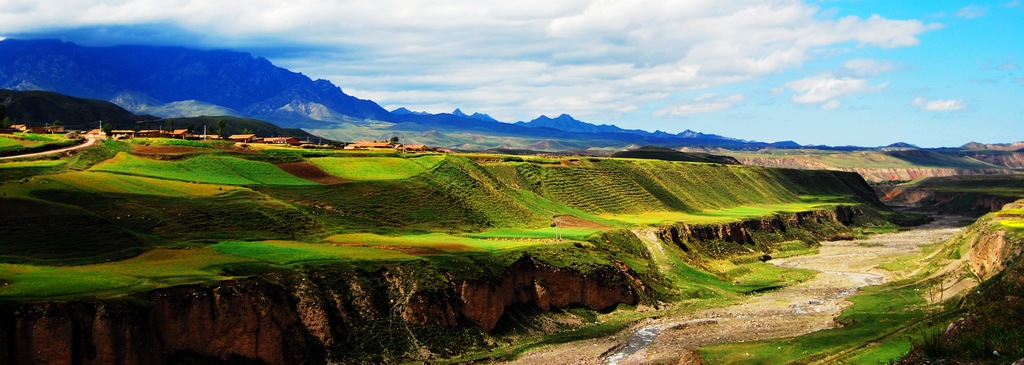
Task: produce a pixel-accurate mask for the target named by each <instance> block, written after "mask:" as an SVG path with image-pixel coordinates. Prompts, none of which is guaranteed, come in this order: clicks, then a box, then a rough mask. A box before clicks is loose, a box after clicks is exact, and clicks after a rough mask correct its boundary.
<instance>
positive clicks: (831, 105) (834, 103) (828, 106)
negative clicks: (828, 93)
mask: <svg viewBox="0 0 1024 365" xmlns="http://www.w3.org/2000/svg"><path fill="white" fill-rule="evenodd" d="M839 105H840V103H839V100H829V101H828V102H826V103H825V104H821V109H824V110H836V109H839Z"/></svg>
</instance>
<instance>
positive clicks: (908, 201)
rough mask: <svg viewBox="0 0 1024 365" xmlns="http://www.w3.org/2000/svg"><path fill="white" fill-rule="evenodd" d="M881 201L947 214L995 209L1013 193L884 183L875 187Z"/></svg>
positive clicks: (1010, 199)
mask: <svg viewBox="0 0 1024 365" xmlns="http://www.w3.org/2000/svg"><path fill="white" fill-rule="evenodd" d="M878 193H879V194H878V195H879V196H880V197H881V198H880V199H881V201H882V202H883V203H885V204H888V205H895V206H908V207H918V208H926V209H932V210H937V211H941V212H950V213H958V214H965V213H972V212H973V213H977V214H978V215H981V214H984V213H988V212H995V211H998V210H1000V209H1002V207H1003V206H1004V205H1006V204H1009V203H1012V202H1013V201H1015V200H1017V198H1016V197H1013V196H1005V195H994V194H985V193H975V192H957V191H940V190H936V189H928V188H916V187H913V186H911V187H904V186H886V187H879V188H878Z"/></svg>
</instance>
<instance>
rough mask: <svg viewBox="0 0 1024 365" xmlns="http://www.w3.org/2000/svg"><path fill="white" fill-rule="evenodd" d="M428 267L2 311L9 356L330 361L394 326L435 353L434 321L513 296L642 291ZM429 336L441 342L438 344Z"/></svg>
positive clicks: (4, 353)
mask: <svg viewBox="0 0 1024 365" xmlns="http://www.w3.org/2000/svg"><path fill="white" fill-rule="evenodd" d="M421 274H422V273H420V272H415V270H407V269H403V268H401V267H393V268H390V269H381V270H380V271H377V272H375V273H356V272H352V271H346V270H341V271H337V270H326V269H323V270H316V271H307V272H298V273H292V274H290V276H288V277H278V278H277V279H276V281H279V283H269V282H266V281H262V280H261V281H259V282H257V281H246V282H224V283H221V284H218V285H215V286H212V287H205V286H183V287H175V288H169V289H162V290H156V291H154V292H151V293H150V294H149V295H148V297H147V300H146V303H145V304H138V303H135V304H125V303H121V302H113V301H82V302H74V303H66V304H65V303H45V304H30V305H24V306H22V307H20V308H18V309H17V310H16V311H14V312H8V313H6V314H4V315H3V317H2V322H0V323H2V325H0V362H2V363H10V364H39V363H46V364H168V363H176V362H180V361H192V360H196V359H204V358H207V359H209V358H213V359H219V360H221V361H229V360H232V359H248V360H255V361H259V362H261V363H266V364H298V363H305V362H314V363H316V362H321V361H323V359H325V358H328V359H330V358H336V359H341V361H342V362H344V360H345V359H346V356H347V354H346V353H343V352H342V351H343V350H346V349H348V346H353V344H359V343H366V342H374V341H377V342H379V341H378V340H377V339H367V337H370V336H375V335H377V334H378V333H376V332H375V331H383V330H384V329H385V328H388V329H395V328H399V329H402V330H401V331H399V332H397V334H398V335H399V336H395V337H392V338H389V339H387V340H386V341H396V342H397V341H408V342H411V343H413V344H412V345H409V346H410V347H412V348H408V349H399V351H402V352H400V353H398V354H394V355H392V356H398V357H401V356H405V354H407V353H415V352H417V351H418V352H419V353H420V356H422V357H424V358H431V357H432V356H433V355H432V352H434V351H443V350H444V349H445V347H451V344H450V343H443V341H442V340H443V339H442V340H439V339H436V338H430V337H427V336H429V335H430V334H436V333H437V332H436V331H437V330H433V331H434V332H430V331H431V330H429V329H430V328H454V327H457V326H460V325H462V324H473V325H476V326H479V327H481V328H483V329H484V330H487V331H489V330H491V329H493V328H494V326H495V325H496V324H497V322H498V320H499V318H501V316H502V315H503V314H504V312H505V309H506V307H508V306H509V305H513V304H527V305H534V306H536V307H539V308H541V309H544V310H549V309H553V308H565V307H567V306H570V305H580V306H585V307H587V308H591V309H595V310H605V309H607V308H610V307H613V306H615V305H617V304H619V303H628V304H635V303H636V302H637V300H638V299H637V294H636V291H635V289H634V288H633V287H632V286H630V283H633V282H634V281H633V280H631V279H630V273H629V272H628V271H627V270H626V269H624V268H620V267H607V268H602V269H596V270H593V271H591V272H589V273H587V274H583V273H580V272H576V271H573V270H568V269H561V268H556V267H551V266H547V265H543V264H540V263H538V262H535V261H534V260H532V259H531V258H528V257H524V258H521V259H520V260H518V261H516V262H514V263H513V264H512V265H511V266H509V267H508V268H507V269H506V271H505V273H504V274H502V275H499V276H497V277H491V278H483V279H479V280H445V279H444V276H441V277H438V278H437V280H425V279H424V278H422V277H418V276H419V275H421ZM442 275H449V276H450V275H451V274H443V273H442ZM272 281H273V280H272ZM409 328H414V329H415V328H418V329H421V330H423V331H425V332H416V331H414V330H412V329H409ZM417 333H419V334H420V335H419V336H421V337H419V338H417ZM424 334H425V335H424ZM403 336H404V337H403ZM407 337H411V339H410V338H407ZM382 341H383V340H382ZM430 341H434V342H438V341H442V342H440V343H438V344H437V345H436V346H431V345H430V344H428V343H427V342H430ZM417 342H420V344H418V345H417V344H416V343H417ZM376 345H377V346H381V345H380V344H379V343H378V344H376ZM396 347H398V346H396ZM382 348H388V347H387V346H384V347H382ZM362 351H366V349H362ZM383 351H384V350H382V352H383ZM404 351H407V352H404ZM375 356H384V355H382V354H380V353H378V354H375ZM378 359H383V360H387V359H388V358H379V357H378ZM390 359H391V361H394V359H395V358H390ZM350 360H351V359H350Z"/></svg>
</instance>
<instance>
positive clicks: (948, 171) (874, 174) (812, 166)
mask: <svg viewBox="0 0 1024 365" xmlns="http://www.w3.org/2000/svg"><path fill="white" fill-rule="evenodd" d="M740 162H742V163H743V164H744V165H754V166H765V167H781V168H789V169H804V170H832V171H845V172H854V173H857V174H860V176H862V177H864V180H866V181H868V182H873V183H877V182H889V181H911V180H915V179H919V178H923V177H944V176H965V175H1003V174H1012V173H1013V171H1012V170H1009V169H954V168H929V167H914V168H867V167H835V166H830V165H826V164H822V163H819V162H814V161H805V160H800V159H785V158H761V157H749V158H741V159H740Z"/></svg>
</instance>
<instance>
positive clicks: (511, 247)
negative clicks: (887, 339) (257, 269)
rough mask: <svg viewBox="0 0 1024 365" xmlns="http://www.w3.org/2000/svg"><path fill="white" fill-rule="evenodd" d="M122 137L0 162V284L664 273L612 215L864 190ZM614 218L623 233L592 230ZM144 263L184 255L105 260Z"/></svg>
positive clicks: (833, 180)
mask: <svg viewBox="0 0 1024 365" xmlns="http://www.w3.org/2000/svg"><path fill="white" fill-rule="evenodd" d="M195 143H197V144H199V145H197V146H193V147H203V146H204V145H203V144H204V143H206V142H195ZM211 146H213V147H222V146H216V145H213V144H211ZM207 150H208V151H207ZM131 151H133V146H132V145H131V144H128V143H125V142H114V141H107V142H104V143H101V144H97V145H96V146H93V147H90V148H88V149H86V150H84V151H82V152H80V153H79V154H78V155H76V156H74V157H71V158H67V159H63V160H57V161H39V162H17V163H10V162H4V163H0V173H2V174H3V175H4V178H3V179H0V193H2V194H3V195H2V196H0V204H2V206H3V207H4V208H5V209H4V210H5V211H4V212H3V214H0V263H6V264H7V266H3V267H0V280H4V281H6V282H8V283H11V284H10V285H9V286H8V287H5V288H4V289H0V291H8V293H15V294H8V295H9V296H15V297H32V295H30V294H31V293H32V292H33V290H34V291H35V293H36V294H37V296H43V297H45V296H51V295H57V293H64V294H72V293H80V292H83V291H84V292H89V291H105V290H115V291H116V289H117V288H124V290H126V291H136V290H141V289H140V288H150V287H154V286H159V285H164V283H180V282H188V281H190V280H194V281H202V280H214V279H218V278H223V277H226V274H225V272H224V268H225V267H226V266H225V265H228V266H230V265H233V264H236V263H246V264H259V265H271V266H274V265H278V266H280V265H285V266H287V265H299V264H321V263H325V262H348V261H353V260H355V261H358V260H411V259H418V258H426V259H427V260H431V261H430V262H432V263H435V264H438V265H448V266H446V267H451V268H453V269H457V268H458V264H457V263H459V262H462V261H459V260H468V259H466V258H464V257H463V255H484V256H487V255H492V256H494V255H496V256H494V257H498V256H500V257H502V258H501V259H495V260H496V261H494V260H492V261H494V262H502V263H504V262H505V261H502V260H506V261H507V260H512V259H514V257H517V256H516V255H520V254H522V252H527V251H529V252H532V253H533V254H536V255H538V257H543V260H546V261H545V262H549V263H551V264H557V265H575V266H574V267H576V266H578V267H581V268H593V267H599V266H600V265H610V264H612V263H613V262H626V263H627V264H628V265H630V266H631V267H635V268H638V269H637V270H640V271H641V272H642V273H647V274H643V275H651V276H652V277H653V276H657V275H661V274H658V273H657V270H653V269H650V267H649V265H650V264H649V263H648V262H647V261H645V260H646V259H642V258H643V257H646V255H647V254H645V253H644V252H646V251H644V250H625V249H624V248H623V247H626V246H622V245H619V244H606V243H605V242H617V241H616V240H620V241H622V242H626V241H629V239H627V238H628V237H631V236H632V235H631V234H628V231H624V230H623V228H630V227H632V226H633V225H635V224H640V225H649V224H650V225H654V224H666V223H672V222H677V221H688V222H693V223H713V222H723V221H730V220H735V219H740V218H749V217H756V216H763V215H771V214H775V213H779V212H792V211H803V210H810V209H822V208H828V207H829V206H831V205H835V204H868V205H871V204H875V203H876V200H875V198H874V196H873V192H872V191H871V190H870V188H869V187H868V186H867V185H866V184H865V183H864V181H863V180H862V179H860V178H859V177H858V176H857V175H855V174H850V173H840V172H819V171H798V170H782V169H766V168H759V167H746V166H732V165H730V166H726V165H717V164H701V163H682V162H666V161H655V160H620V159H598V158H541V157H530V158H525V159H524V158H521V157H515V158H511V156H485V155H468V156H466V155H457V154H456V155H439V154H433V155H413V154H409V155H406V154H399V153H395V152H391V153H376V152H373V153H370V152H366V153H363V152H360V153H348V152H340V151H315V150H301V149H285V148H253V149H249V150H247V151H241V150H236V149H231V148H209V149H204V151H206V152H204V153H203V154H193V155H188V156H159V155H156V156H154V155H145V156H142V155H135V154H132V152H131ZM160 158H164V159H160ZM295 162H312V164H315V165H316V166H319V167H320V168H321V169H323V170H325V171H326V172H328V173H330V174H333V175H336V176H338V177H341V178H342V179H343V182H341V183H336V184H332V185H321V184H319V183H316V182H312V181H309V180H305V179H302V178H300V177H297V176H294V175H291V174H289V173H287V172H285V171H284V170H281V169H280V168H278V167H277V166H275V165H274V163H295ZM312 164H310V166H312ZM8 176H10V177H11V178H7V177H8ZM566 224H569V226H565V225H566ZM609 232H619V233H618V236H615V237H618V238H614V239H613V238H607V239H606V238H602V237H601V235H605V234H609ZM623 232H626V233H623ZM619 236H621V237H619ZM609 237H611V236H609ZM581 242H586V243H585V244H584V243H581ZM630 242H632V241H630ZM631 244H632V245H636V244H637V243H636V242H633V243H631ZM627 246H628V245H627ZM595 247H597V248H596V249H595ZM168 249H172V251H173V252H168V251H167V250H168ZM517 252H518V253H517ZM583 252H586V253H587V255H593V257H590V256H586V257H589V258H586V257H584V256H581V253H583ZM157 253H160V254H159V255H158V254H157ZM179 255H181V256H179ZM190 255H211V256H210V260H212V261H211V262H209V263H207V262H205V261H202V260H200V259H198V258H192V257H191V256H190ZM186 256H187V257H186ZM183 257H185V258H183ZM436 257H444V258H441V259H438V258H436ZM452 257H463V258H459V259H453V258H452ZM610 257H615V258H614V259H612V258H610ZM140 260H141V261H140ZM168 260H170V261H168ZM107 261H111V262H107ZM146 261H152V263H153V265H154V266H153V267H154V270H156V268H160V267H167V265H170V266H174V265H179V264H175V263H174V262H178V263H183V264H180V265H183V266H181V273H182V274H181V275H174V274H170V273H169V271H168V272H166V273H165V272H161V273H160V274H159V275H151V276H146V275H144V273H145V272H146V270H141V269H139V270H141V272H142V274H138V275H135V274H129V271H130V270H128V269H122V268H120V266H117V265H120V264H124V265H128V266H125V267H132V268H138V267H143V266H145V265H144V264H143V263H144V262H146ZM470 261H472V262H490V261H488V260H482V261H481V260H478V259H473V260H470ZM168 262H170V263H168ZM12 265H13V266H12ZM57 265H72V266H62V267H57ZM103 265H112V266H103ZM133 265H134V266H133ZM474 265H476V264H474ZM499 266H501V265H498V264H495V266H494V268H493V269H494V270H498V271H500V270H503V268H499ZM639 268H645V269H642V270H641V269H639ZM79 269H81V270H85V271H82V272H83V273H85V274H82V275H85V276H83V278H82V279H81V280H94V282H92V283H82V284H81V285H80V286H77V287H79V288H80V290H78V291H74V290H72V289H70V288H71V287H72V286H74V285H71V284H68V285H66V286H65V288H66V289H46V288H44V286H45V284H44V283H43V281H46V280H56V281H62V280H65V281H66V280H69V279H62V278H68V277H73V276H74V275H75V271H74V270H79ZM69 270H70V271H69ZM101 272H104V273H101ZM93 273H95V276H94V277H93V278H92V279H89V278H88V276H89V275H93ZM111 273H118V274H116V275H115V276H116V277H111V276H110V275H114V274H111ZM734 274H735V275H736V276H737V277H743V278H747V279H749V281H751V282H752V283H755V284H756V283H760V281H758V280H755V279H756V278H754V277H753V276H749V275H747V274H744V273H740V272H739V271H737V272H735V273H734ZM133 275H134V276H133ZM32 278H35V279H32ZM104 278H107V279H104ZM104 280H106V282H105V281H104ZM709 280H711V279H709ZM715 280H717V279H715ZM744 280H746V279H744ZM712 281H714V280H712ZM17 285H22V286H17ZM759 285H761V284H756V285H754V286H759ZM15 288H35V289H17V290H15ZM81 288H93V289H81ZM695 290H696V289H695ZM19 293H20V294H19ZM0 296H4V294H3V293H0Z"/></svg>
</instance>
